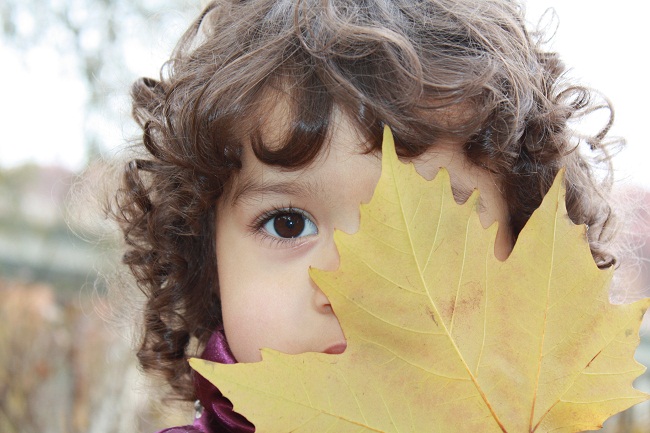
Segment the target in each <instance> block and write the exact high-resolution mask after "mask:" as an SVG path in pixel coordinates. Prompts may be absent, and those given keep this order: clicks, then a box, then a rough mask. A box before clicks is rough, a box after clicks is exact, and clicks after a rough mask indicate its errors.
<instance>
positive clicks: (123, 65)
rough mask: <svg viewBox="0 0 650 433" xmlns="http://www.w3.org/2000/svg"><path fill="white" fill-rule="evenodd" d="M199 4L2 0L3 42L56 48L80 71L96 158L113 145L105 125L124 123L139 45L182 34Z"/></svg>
mask: <svg viewBox="0 0 650 433" xmlns="http://www.w3.org/2000/svg"><path fill="white" fill-rule="evenodd" d="M200 6H201V2H200V0H195V1H191V0H156V1H154V0H49V1H46V0H3V1H2V2H0V20H1V22H0V30H1V33H0V40H2V42H3V44H4V45H5V46H8V47H12V48H14V49H15V50H17V51H18V52H21V53H24V52H27V51H29V50H31V49H34V48H37V47H43V46H47V47H49V48H55V49H56V50H57V52H58V54H59V61H60V62H61V63H64V64H66V65H67V66H68V67H69V69H71V70H74V71H76V74H77V75H78V78H79V80H80V81H81V82H83V83H84V85H85V87H86V89H87V97H86V110H85V115H86V121H85V122H84V123H85V134H84V135H85V140H86V149H87V159H88V161H93V160H95V159H96V158H97V157H98V156H99V155H100V153H101V150H102V149H103V148H108V147H109V146H108V143H104V140H105V138H104V137H105V135H106V134H103V133H102V128H103V127H104V125H106V123H107V122H108V123H112V124H114V125H119V124H120V123H121V122H123V119H120V112H119V111H120V109H119V104H117V103H115V101H114V99H115V98H116V97H117V96H119V95H123V94H124V93H125V89H128V86H129V83H130V82H131V81H133V79H134V77H135V76H137V75H138V72H137V71H135V70H134V69H136V68H137V65H133V61H132V58H133V57H137V55H138V54H137V52H136V53H135V54H133V52H134V49H135V50H136V51H137V50H138V49H139V50H140V51H142V50H147V49H149V50H150V49H154V48H155V47H157V46H159V44H161V40H163V39H166V38H167V39H168V38H170V37H171V38H173V39H176V38H178V37H179V36H180V33H179V34H174V32H169V29H175V28H176V27H178V25H177V24H176V23H178V22H179V21H182V22H184V23H186V22H188V20H189V16H193V15H195V14H196V12H197V11H198V10H199V8H200ZM148 29H155V30H154V31H151V32H150V31H148ZM179 30H180V29H179ZM173 39H171V40H173ZM129 54H130V55H129Z"/></svg>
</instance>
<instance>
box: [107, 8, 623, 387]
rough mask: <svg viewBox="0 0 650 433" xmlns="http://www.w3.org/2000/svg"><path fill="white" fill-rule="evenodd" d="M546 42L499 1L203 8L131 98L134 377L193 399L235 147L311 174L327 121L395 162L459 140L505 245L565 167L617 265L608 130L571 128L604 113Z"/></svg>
mask: <svg viewBox="0 0 650 433" xmlns="http://www.w3.org/2000/svg"><path fill="white" fill-rule="evenodd" d="M540 39H541V37H540V36H539V35H537V34H536V33H532V32H529V31H528V30H527V29H526V26H525V21H524V11H523V10H522V7H521V6H520V5H519V4H518V3H516V2H514V1H509V0H485V1H474V0H429V1H413V0H363V1H358V0H300V1H293V0H240V1H236V0H218V1H214V2H212V3H210V4H209V5H208V6H207V7H206V8H205V10H204V11H203V13H202V14H201V15H200V17H199V18H198V19H197V20H196V21H195V22H194V23H193V25H192V26H191V27H190V28H189V29H188V30H187V32H186V33H185V34H184V35H183V37H182V39H181V40H180V42H179V44H178V46H177V47H176V49H175V51H174V52H173V54H172V57H171V60H169V61H168V62H167V63H166V65H165V66H164V67H163V69H162V72H161V77H160V78H159V79H158V80H154V79H150V78H142V79H140V80H138V81H137V82H136V83H135V84H134V85H133V87H132V98H133V116H134V118H135V120H136V121H137V123H138V124H139V125H140V127H141V128H142V131H143V135H142V140H141V144H142V145H143V152H142V154H143V156H141V157H139V158H134V159H133V160H132V161H130V162H129V163H128V164H127V165H126V167H125V170H124V173H123V180H122V186H121V188H120V189H119V190H118V192H117V195H116V203H117V211H115V212H114V214H115V216H116V218H117V219H118V220H119V222H120V224H121V227H122V230H123V232H124V236H125V239H126V244H127V251H126V253H125V255H124V259H123V260H124V263H125V264H126V265H128V266H129V268H130V270H131V272H132V273H133V275H134V276H135V278H136V281H137V283H138V285H139V287H140V289H141V290H142V291H143V292H144V293H145V295H146V299H147V301H146V306H145V311H144V314H145V317H144V325H145V329H144V333H143V336H142V341H141V346H140V349H139V352H138V357H139V360H140V363H141V365H142V366H143V368H144V369H145V370H146V371H150V372H158V373H160V374H161V375H162V376H163V377H164V378H165V379H166V380H167V382H168V383H169V384H170V385H171V387H172V389H173V391H174V393H175V394H176V395H177V396H179V397H180V398H183V399H193V398H194V391H193V389H192V382H191V373H190V370H189V367H188V365H187V363H186V361H185V357H186V354H187V352H188V351H189V349H188V348H189V347H190V342H191V341H194V342H197V343H198V346H201V345H202V344H204V343H205V342H206V340H207V338H208V336H209V335H210V333H211V332H212V331H213V330H214V329H215V328H216V327H217V326H219V324H220V323H221V315H220V314H221V313H220V305H219V299H218V296H217V294H216V293H217V290H216V288H217V285H218V279H217V269H218V263H219V258H218V257H216V253H215V241H214V240H215V218H216V215H215V214H216V212H215V206H216V202H217V200H218V199H219V197H220V196H221V194H222V193H223V192H224V189H225V188H226V187H227V184H228V182H229V180H230V179H231V177H232V176H233V175H234V174H236V173H237V171H238V170H239V169H240V168H241V159H240V157H241V153H242V146H243V145H244V143H250V144H251V145H252V147H253V150H254V153H255V155H256V156H257V158H259V159H260V160H261V161H262V162H264V163H266V164H270V165H275V166H282V167H285V168H287V169H296V168H301V167H305V166H307V165H308V164H309V163H310V162H311V161H312V160H313V159H314V158H315V157H316V156H317V155H318V154H319V152H320V151H321V149H322V148H323V146H324V145H325V144H326V142H327V136H328V131H329V129H330V126H331V125H332V124H333V120H332V119H333V113H334V110H335V109H337V110H339V109H340V110H341V111H342V112H344V113H345V114H346V115H348V116H349V117H350V118H351V119H352V121H353V122H354V123H355V125H356V127H357V128H358V130H359V131H360V132H361V133H362V134H364V135H365V137H366V138H367V143H368V149H367V151H374V150H378V149H380V146H381V133H382V129H383V128H382V126H383V125H384V124H387V125H390V126H391V128H392V130H393V134H394V136H395V139H396V143H397V146H398V148H399V153H400V155H401V156H403V157H406V158H408V157H416V156H418V155H420V154H422V153H423V152H425V151H426V150H427V149H429V148H430V147H431V146H435V143H436V142H437V141H438V139H439V138H441V137H444V136H454V137H457V138H459V139H462V142H464V143H465V146H464V151H465V152H466V153H467V155H468V157H469V158H470V160H471V161H472V162H473V163H475V164H477V165H478V166H481V167H484V168H485V169H486V170H490V171H491V172H492V173H493V174H494V175H495V176H496V179H497V180H498V184H499V187H500V189H501V191H502V194H503V196H504V198H505V200H506V202H507V203H508V207H509V209H508V210H509V215H510V225H511V227H510V228H511V231H512V232H513V234H514V236H516V235H517V234H518V233H519V232H520V230H521V229H522V227H523V226H524V224H525V223H526V221H527V220H528V218H529V217H530V215H531V214H532V212H533V210H534V209H536V208H537V207H538V205H539V204H540V203H541V200H542V197H543V196H544V194H545V193H546V191H547V190H548V188H549V187H550V185H551V183H552V181H553V179H554V177H555V175H556V174H557V172H558V170H559V169H560V168H561V167H566V185H567V207H568V211H569V215H570V217H571V218H572V220H573V221H574V222H575V223H578V224H586V225H587V226H588V237H589V241H590V244H591V248H592V253H593V256H594V258H595V260H596V262H597V263H598V265H599V266H601V267H607V266H610V265H612V264H614V262H615V258H614V256H613V255H612V253H611V252H610V251H608V246H607V245H608V241H609V240H610V237H611V235H612V230H611V229H610V227H611V225H612V224H611V223H612V218H613V215H612V210H611V206H610V205H609V204H608V201H607V193H608V190H609V186H610V185H609V183H610V178H609V176H608V173H609V172H610V171H609V170H610V167H609V155H608V151H607V143H608V141H607V140H606V134H607V132H608V129H609V126H610V124H611V122H610V123H608V124H607V125H606V126H605V127H604V128H603V130H602V131H601V132H599V133H598V134H596V135H595V136H593V137H584V136H581V135H579V134H577V133H575V132H574V131H573V130H572V128H571V127H570V123H571V121H572V120H574V119H576V118H578V117H580V116H582V115H584V114H588V113H589V112H591V111H593V110H594V109H597V108H605V109H606V110H608V112H609V113H610V114H611V113H612V111H611V108H610V107H609V104H608V103H607V102H602V103H599V102H598V101H599V100H598V99H596V98H595V96H594V95H595V94H594V93H593V92H591V91H590V90H588V89H587V88H584V87H581V86H577V85H573V84H571V83H570V82H569V81H568V80H567V79H565V77H564V75H565V74H564V72H565V67H564V65H563V64H562V62H561V61H560V59H559V57H558V55H557V54H556V53H553V52H547V51H545V50H544V47H543V43H542V41H541V40H540ZM278 95H282V96H278ZM278 97H283V98H285V99H286V100H287V101H288V105H289V110H288V113H287V122H286V134H285V135H284V138H283V142H282V143H281V145H280V146H273V147H268V146H265V145H264V140H263V137H261V136H260V132H259V131H260V126H261V125H263V124H264V122H265V121H266V119H267V117H268V112H269V111H270V110H269V107H270V105H272V104H274V103H275V102H276V101H277V98H278ZM611 117H613V116H611V115H610V118H611ZM598 167H600V168H602V169H603V170H604V173H605V175H601V174H600V172H598V173H596V169H597V168H598Z"/></svg>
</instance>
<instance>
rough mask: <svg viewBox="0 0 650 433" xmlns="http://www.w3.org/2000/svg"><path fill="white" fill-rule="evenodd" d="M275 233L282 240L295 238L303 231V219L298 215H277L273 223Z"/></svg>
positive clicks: (290, 213)
mask: <svg viewBox="0 0 650 433" xmlns="http://www.w3.org/2000/svg"><path fill="white" fill-rule="evenodd" d="M273 228H274V229H275V232H276V233H277V234H278V235H279V236H280V237H283V238H297V237H298V236H300V235H301V234H302V232H303V231H304V230H305V217H304V216H302V215H301V214H299V213H295V212H287V213H282V214H279V215H277V216H276V217H275V221H273Z"/></svg>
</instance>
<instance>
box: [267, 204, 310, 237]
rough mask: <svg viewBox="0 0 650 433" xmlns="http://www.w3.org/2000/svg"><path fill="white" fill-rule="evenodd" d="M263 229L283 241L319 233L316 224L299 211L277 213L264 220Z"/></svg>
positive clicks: (287, 210)
mask: <svg viewBox="0 0 650 433" xmlns="http://www.w3.org/2000/svg"><path fill="white" fill-rule="evenodd" d="M262 229H264V231H265V232H266V233H268V234H269V235H271V236H273V237H276V238H281V239H290V238H299V237H303V236H310V235H315V234H317V233H318V228H317V227H316V224H314V222H313V221H312V220H311V219H310V218H309V217H308V216H307V215H305V214H304V213H303V212H301V211H299V210H297V209H285V210H278V211H275V213H273V214H272V215H268V216H267V217H266V218H265V219H264V221H263V223H262Z"/></svg>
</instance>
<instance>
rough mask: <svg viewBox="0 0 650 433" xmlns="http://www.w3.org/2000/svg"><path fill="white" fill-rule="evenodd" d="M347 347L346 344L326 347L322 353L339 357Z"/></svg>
mask: <svg viewBox="0 0 650 433" xmlns="http://www.w3.org/2000/svg"><path fill="white" fill-rule="evenodd" d="M347 347H348V344H347V343H339V344H335V345H333V346H330V347H328V348H327V349H325V350H324V351H323V353H329V354H330V355H340V354H341V353H343V352H345V349H346V348H347Z"/></svg>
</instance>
